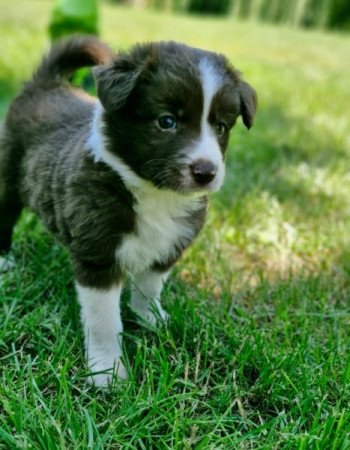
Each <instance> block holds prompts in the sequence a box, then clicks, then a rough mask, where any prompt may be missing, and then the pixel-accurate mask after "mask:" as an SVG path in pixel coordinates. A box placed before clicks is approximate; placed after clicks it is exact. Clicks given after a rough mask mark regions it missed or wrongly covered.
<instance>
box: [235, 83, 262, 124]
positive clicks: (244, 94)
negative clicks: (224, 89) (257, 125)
mask: <svg viewBox="0 0 350 450" xmlns="http://www.w3.org/2000/svg"><path fill="white" fill-rule="evenodd" d="M239 90H240V98H241V115H242V119H243V123H244V125H245V126H246V127H247V128H248V130H249V128H250V127H251V126H252V125H253V122H254V117H255V113H256V108H257V106H258V96H257V95H256V92H255V90H254V89H253V88H252V87H251V86H250V84H248V83H246V82H245V81H240V86H239Z"/></svg>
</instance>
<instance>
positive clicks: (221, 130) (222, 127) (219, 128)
mask: <svg viewBox="0 0 350 450" xmlns="http://www.w3.org/2000/svg"><path fill="white" fill-rule="evenodd" d="M227 131H228V128H227V125H226V124H224V123H223V122H218V123H217V124H216V125H215V133H216V134H217V135H218V136H223V135H224V134H225V133H226V132H227Z"/></svg>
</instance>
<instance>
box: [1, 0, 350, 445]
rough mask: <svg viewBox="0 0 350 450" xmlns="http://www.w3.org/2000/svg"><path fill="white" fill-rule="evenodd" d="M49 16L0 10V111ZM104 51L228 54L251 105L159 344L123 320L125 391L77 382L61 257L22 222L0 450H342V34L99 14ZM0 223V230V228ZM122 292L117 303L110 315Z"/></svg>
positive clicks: (11, 286) (78, 359)
mask: <svg viewBox="0 0 350 450" xmlns="http://www.w3.org/2000/svg"><path fill="white" fill-rule="evenodd" d="M51 8H52V3H51V2H47V1H43V0H40V1H39V0H37V1H32V0H19V1H16V2H13V3H10V2H8V1H5V0H0V30H1V31H0V39H1V52H0V113H1V114H3V113H4V112H5V109H6V105H7V104H8V102H9V100H10V98H11V97H12V96H13V95H14V94H15V92H17V91H18V90H19V88H20V84H21V82H22V80H24V79H25V78H27V77H28V76H29V75H30V73H31V71H32V70H33V68H34V66H35V64H36V62H37V61H38V60H39V58H40V55H41V53H42V51H43V49H44V48H45V47H46V46H47V35H46V27H47V23H48V19H49V15H50V11H51ZM101 18H102V23H101V25H102V27H101V28H102V37H103V38H104V39H105V40H106V41H108V42H109V43H110V44H111V45H112V46H113V47H114V48H116V49H118V48H127V47H128V46H129V45H131V44H132V43H134V42H136V41H145V40H157V39H176V40H181V41H185V42H187V43H189V44H192V45H196V46H200V47H204V48H208V49H213V50H216V51H219V52H223V53H225V54H227V55H228V56H229V57H230V59H231V60H232V62H233V64H235V65H236V66H237V67H238V68H239V69H240V70H242V71H243V72H244V75H245V78H246V79H247V80H248V81H249V82H250V83H251V84H252V85H253V86H255V87H256V89H257V91H258V94H259V100H260V105H259V111H258V116H257V120H256V124H255V126H254V127H253V128H252V130H251V131H250V132H249V133H247V132H246V130H245V129H244V127H243V126H242V125H241V124H238V125H237V127H236V129H235V130H234V132H233V134H232V139H231V143H230V150H229V156H228V161H227V178H226V182H225V186H224V187H223V189H222V190H221V192H220V193H218V194H216V195H215V196H213V198H212V202H211V210H210V215H209V218H208V222H207V225H206V227H205V229H204V230H203V232H202V233H201V235H200V237H199V239H198V240H197V241H196V243H195V245H194V246H193V247H192V249H191V250H190V251H189V252H188V253H186V255H185V257H184V258H183V259H182V260H181V262H180V263H179V264H178V265H177V267H176V269H175V270H174V272H173V275H172V277H171V278H170V281H169V283H168V285H167V286H166V289H165V291H164V295H163V303H164V305H165V307H166V309H167V310H168V311H169V312H170V314H171V316H172V320H171V321H170V324H169V326H168V328H161V329H159V330H158V331H157V332H152V331H150V330H146V329H142V328H140V327H138V326H137V325H136V324H135V323H134V322H133V319H132V317H131V315H130V314H129V313H128V310H127V308H124V322H125V338H124V343H125V353H124V354H125V361H126V365H127V367H128V370H129V380H128V381H127V382H123V383H116V384H115V386H114V387H113V389H112V390H111V392H101V391H98V390H95V389H93V388H91V387H89V386H88V385H87V384H86V381H85V380H86V376H87V371H86V369H85V366H84V361H83V355H82V333H81V328H80V324H79V311H78V307H77V304H76V301H75V293H74V287H73V280H72V274H71V269H70V266H69V261H68V258H67V255H66V253H65V251H64V250H63V249H62V248H61V247H59V246H58V245H57V244H56V243H55V242H54V241H53V240H52V238H51V237H50V236H49V235H48V234H47V233H46V232H45V230H44V229H43V228H42V226H41V225H40V224H39V223H38V221H37V220H36V219H35V218H34V217H33V216H32V215H31V214H29V213H28V212H25V213H24V214H23V216H22V218H21V220H20V222H19V223H18V226H17V227H16V231H15V240H14V246H13V252H12V254H13V257H14V258H15V261H16V267H15V269H14V270H12V271H10V272H9V273H7V274H6V275H2V276H1V279H0V283H1V284H0V301H1V308H0V323H1V328H0V361H1V362H0V364H1V365H0V367H1V368H0V377H1V382H0V448H4V449H29V448H33V449H45V450H47V449H74V450H75V449H102V448H103V449H119V448H123V449H124V448H125V449H167V448H168V449H198V450H199V449H307V450H308V449H322V450H323V449H333V450H338V449H341V450H345V449H349V448H350V409H349V404H350V352H349V347H350V306H349V300H350V286H349V276H350V242H349V229H350V208H349V189H350V176H349V165H350V134H349V130H350V114H349V104H350V78H349V75H348V74H349V73H350V59H349V49H350V38H349V37H348V36H340V35H339V36H338V35H331V34H321V33H318V32H312V33H311V32H302V31H296V30H292V29H286V28H277V27H270V26H266V25H257V24H253V23H239V22H235V21H233V20H232V19H230V20H225V19H220V20H217V19H210V18H207V19H200V18H193V17H192V18H189V17H181V16H179V17H172V16H167V15H163V14H157V13H154V12H144V11H131V10H128V9H123V8H118V9H114V8H113V7H112V6H104V7H103V9H102V17H101ZM0 220H1V218H0ZM126 300H127V293H125V295H124V303H125V302H126Z"/></svg>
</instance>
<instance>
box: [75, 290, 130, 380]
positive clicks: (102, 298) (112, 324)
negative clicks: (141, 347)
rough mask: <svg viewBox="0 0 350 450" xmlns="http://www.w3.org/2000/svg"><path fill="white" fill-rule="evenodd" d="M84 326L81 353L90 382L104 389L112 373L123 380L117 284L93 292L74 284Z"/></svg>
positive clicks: (121, 329)
mask: <svg viewBox="0 0 350 450" xmlns="http://www.w3.org/2000/svg"><path fill="white" fill-rule="evenodd" d="M76 287H77V292H78V299H79V303H80V307H81V319H82V322H83V327H84V338H85V354H86V358H87V361H88V365H89V368H90V370H91V372H93V373H92V375H91V377H90V380H89V381H90V382H91V383H93V384H95V385H96V386H101V387H104V386H107V385H108V384H109V383H110V382H111V380H112V376H113V374H116V375H117V376H118V377H119V378H126V376H127V375H126V370H125V367H124V365H123V363H122V362H121V360H120V358H121V356H122V347H121V339H122V338H121V333H122V331H123V324H122V321H121V318H120V306H119V303H120V293H121V288H122V286H121V284H118V285H117V284H114V285H112V286H111V287H110V288H108V289H97V288H90V287H85V286H81V285H80V284H79V283H77V284H76ZM97 372H99V373H97Z"/></svg>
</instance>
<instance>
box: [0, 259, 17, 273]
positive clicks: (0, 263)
mask: <svg viewBox="0 0 350 450" xmlns="http://www.w3.org/2000/svg"><path fill="white" fill-rule="evenodd" d="M15 265H16V264H15V262H14V261H13V259H12V258H11V256H0V273H4V272H8V271H9V270H11V269H13V268H14V267H15Z"/></svg>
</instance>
